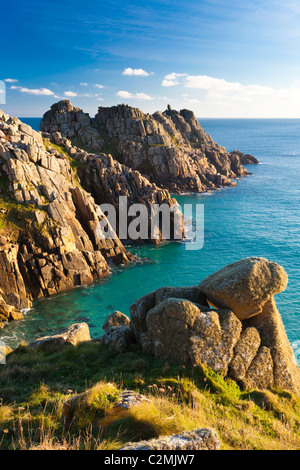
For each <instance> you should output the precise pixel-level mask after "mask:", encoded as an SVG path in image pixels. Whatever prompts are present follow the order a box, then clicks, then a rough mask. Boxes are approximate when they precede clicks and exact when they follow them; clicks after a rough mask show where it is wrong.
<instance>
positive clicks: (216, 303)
mask: <svg viewBox="0 0 300 470" xmlns="http://www.w3.org/2000/svg"><path fill="white" fill-rule="evenodd" d="M287 282H288V279H287V275H286V273H285V270H284V269H283V268H282V267H281V266H279V265H278V264H276V263H272V262H269V261H267V260H266V259H264V258H246V259H243V260H241V261H237V262H235V263H233V264H231V265H229V266H226V267H224V268H223V269H221V270H220V271H218V272H216V273H215V274H212V275H211V276H209V277H208V278H206V279H205V280H204V281H202V282H201V283H200V284H199V286H192V287H179V288H178V287H163V288H161V289H158V290H157V291H155V292H151V293H149V294H147V295H146V296H144V297H142V298H141V299H139V300H137V301H136V302H135V303H134V304H133V305H132V306H131V308H130V313H131V320H129V319H127V320H126V317H125V318H124V315H121V314H120V313H119V312H118V313H115V314H113V316H114V318H113V319H112V318H111V317H110V319H109V321H108V322H107V323H106V325H105V330H106V331H105V334H104V335H103V342H104V344H107V345H109V347H110V348H111V349H113V350H115V351H116V352H122V351H123V350H124V348H125V346H124V345H126V344H127V346H128V344H130V341H131V340H132V339H131V338H133V341H134V342H136V343H138V344H140V346H141V347H142V349H143V350H144V351H145V352H147V353H150V354H153V355H154V356H156V357H158V358H163V359H166V360H169V361H177V362H181V363H187V364H193V365H197V364H202V365H205V366H207V367H209V368H210V369H212V370H214V371H216V372H219V373H221V374H222V375H223V376H224V377H230V378H232V379H234V380H236V381H237V382H238V383H239V384H241V385H243V386H249V387H254V388H258V389H270V388H272V387H278V388H282V389H286V390H290V391H293V392H295V393H300V369H299V367H298V365H297V363H296V360H295V357H294V354H293V350H292V347H291V345H290V343H289V340H288V338H287V335H286V333H285V329H284V326H283V322H282V319H281V316H280V314H279V312H278V310H277V308H276V304H275V300H274V295H275V294H278V293H280V292H282V291H283V290H284V289H285V288H286V286H287ZM118 323H119V326H118ZM110 325H111V326H110ZM124 325H126V329H128V330H130V329H131V331H132V336H131V337H130V335H129V331H128V332H127V330H126V334H125V330H124ZM116 338H118V340H116ZM110 339H111V341H110ZM120 345H122V346H121V347H120Z"/></svg>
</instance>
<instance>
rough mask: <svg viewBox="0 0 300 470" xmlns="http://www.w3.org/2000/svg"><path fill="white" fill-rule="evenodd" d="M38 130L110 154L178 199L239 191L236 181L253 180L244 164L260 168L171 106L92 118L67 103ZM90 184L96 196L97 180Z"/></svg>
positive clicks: (104, 111)
mask: <svg viewBox="0 0 300 470" xmlns="http://www.w3.org/2000/svg"><path fill="white" fill-rule="evenodd" d="M40 129H41V131H42V132H46V133H49V134H50V135H51V136H53V138H54V139H55V138H56V139H57V138H60V137H61V136H62V137H63V138H67V139H69V140H71V142H72V144H73V145H74V147H75V148H76V147H77V148H78V147H79V148H81V149H85V150H87V151H90V152H93V153H99V152H103V153H106V154H107V153H108V154H110V155H111V156H112V158H113V159H114V160H116V161H117V162H119V163H121V164H123V165H126V166H127V167H128V168H130V169H131V170H133V171H138V172H139V173H141V174H142V175H143V177H145V178H147V180H149V181H150V183H155V184H157V185H158V186H159V187H161V188H164V189H168V190H169V191H171V192H177V193H180V192H203V191H207V190H214V189H217V188H220V187H222V186H232V185H235V184H236V183H235V182H234V181H233V180H234V178H236V177H241V176H246V175H247V174H249V173H248V171H247V170H246V169H245V168H244V167H243V165H244V164H254V163H259V162H258V160H257V159H256V158H255V157H253V156H252V155H245V154H243V153H242V152H240V151H234V152H231V153H228V152H227V151H226V150H225V148H224V147H221V146H219V145H218V144H217V143H216V142H214V141H213V139H212V138H211V136H209V135H208V134H207V133H206V132H205V131H204V130H203V129H202V127H201V126H200V124H199V122H198V120H197V119H196V117H195V115H194V113H193V112H192V111H190V110H187V109H183V110H181V111H175V110H173V109H171V107H170V106H168V109H167V110H166V111H164V112H161V111H157V112H156V113H154V114H153V115H150V114H145V113H143V112H142V111H141V110H140V109H138V108H132V107H130V106H128V105H118V106H112V107H109V108H105V107H102V106H100V107H99V109H98V113H97V114H96V116H95V117H94V118H91V117H90V116H89V115H88V114H87V113H84V112H83V110H81V109H80V108H76V107H73V106H72V104H71V103H70V101H68V100H64V101H60V102H59V103H55V104H54V105H53V106H51V109H50V110H49V111H47V112H46V113H45V114H44V116H43V119H42V122H41V126H40ZM74 152H75V150H74ZM119 168H120V167H119ZM95 170H96V173H97V174H99V169H97V168H95ZM100 179H101V178H100ZM91 184H92V186H95V188H94V191H95V193H97V191H96V188H97V182H96V181H95V178H94V180H93V182H92V183H91ZM98 184H99V183H98ZM92 189H93V188H92V187H91V192H92ZM92 193H93V192H92Z"/></svg>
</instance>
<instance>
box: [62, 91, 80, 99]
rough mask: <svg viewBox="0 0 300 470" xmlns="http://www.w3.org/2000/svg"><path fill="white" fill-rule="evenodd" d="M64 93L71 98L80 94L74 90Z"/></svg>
mask: <svg viewBox="0 0 300 470" xmlns="http://www.w3.org/2000/svg"><path fill="white" fill-rule="evenodd" d="M64 95H65V96H68V97H69V98H74V97H75V96H78V95H77V93H75V92H74V91H64Z"/></svg>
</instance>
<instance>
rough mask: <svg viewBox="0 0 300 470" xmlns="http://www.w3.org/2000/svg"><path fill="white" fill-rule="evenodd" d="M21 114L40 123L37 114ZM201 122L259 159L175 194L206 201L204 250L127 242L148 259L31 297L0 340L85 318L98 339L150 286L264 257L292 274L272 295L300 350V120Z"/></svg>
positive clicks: (188, 280)
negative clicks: (196, 190) (212, 188)
mask: <svg viewBox="0 0 300 470" xmlns="http://www.w3.org/2000/svg"><path fill="white" fill-rule="evenodd" d="M23 120H24V121H25V122H27V123H28V124H30V125H32V124H35V128H36V129H38V122H39V121H38V120H37V121H35V122H34V123H33V121H32V120H31V119H27V120H25V119H23ZM201 124H202V125H203V127H204V129H205V130H206V131H207V132H208V133H209V134H211V135H212V137H213V138H214V140H216V141H217V142H218V143H219V144H220V145H223V146H225V148H226V149H227V150H228V151H231V150H234V149H239V150H241V151H244V152H245V153H252V154H253V155H255V156H256V157H257V158H258V159H259V160H260V161H261V163H262V164H260V165H254V166H252V165H251V166H249V167H248V170H249V171H252V172H253V175H252V176H248V177H246V178H242V179H239V180H238V181H237V183H238V185H237V187H234V188H226V189H222V190H221V191H217V192H213V193H209V194H207V195H185V196H180V197H177V199H178V202H179V203H180V204H181V205H183V204H187V203H193V204H195V203H201V204H204V211H205V241H204V247H203V249H201V250H198V251H190V250H187V249H186V244H184V243H169V244H166V245H164V246H161V247H159V248H154V247H152V246H147V245H145V246H141V247H138V248H136V247H135V248H133V247H132V248H131V251H132V252H133V253H135V254H137V255H138V256H140V257H142V258H143V257H147V258H148V261H147V262H145V263H141V264H137V265H131V266H127V267H125V268H115V269H114V270H113V271H112V273H111V276H110V277H109V279H107V280H105V281H102V282H96V283H95V284H94V285H92V286H89V287H83V288H77V289H75V290H73V291H71V292H67V293H62V294H60V295H57V296H54V297H51V298H49V299H42V300H38V301H36V302H35V303H34V308H33V309H32V310H30V311H29V312H28V313H27V314H26V315H25V319H24V320H22V321H20V322H16V323H12V324H10V325H8V326H7V327H5V328H4V329H3V330H1V332H0V339H2V340H4V341H6V342H7V344H9V345H10V346H12V347H14V346H15V345H17V344H18V342H19V341H20V340H22V339H25V340H27V341H28V340H31V339H33V338H35V337H38V336H41V334H42V335H44V334H48V333H51V332H53V331H54V330H55V329H57V328H58V327H62V326H65V325H69V324H71V323H74V322H77V321H86V322H87V323H88V324H89V325H90V331H91V335H92V336H93V337H96V336H99V335H100V334H101V333H102V328H101V327H102V324H103V322H104V319H105V317H106V316H107V315H108V314H109V313H111V312H112V311H113V310H115V309H117V310H120V311H122V312H124V313H125V314H129V306H130V305H131V304H132V303H133V302H134V301H135V300H137V299H138V298H139V297H141V296H142V295H144V294H146V293H148V292H150V291H152V290H154V289H157V288H159V287H161V286H165V285H169V286H188V285H196V284H198V283H200V281H201V280H202V279H203V278H205V277H206V276H208V275H209V274H211V273H213V272H215V271H216V270H218V269H220V268H221V267H223V266H224V265H226V264H228V263H232V262H234V261H237V260H239V259H241V258H245V257H248V256H263V257H265V258H268V259H269V260H271V261H276V262H278V263H280V264H281V265H282V266H283V267H284V268H285V269H286V271H287V273H288V275H289V285H288V288H287V290H286V291H285V292H284V293H282V294H280V295H278V296H276V301H277V304H278V306H279V310H280V312H281V315H282V318H283V322H284V325H285V328H286V331H287V335H288V337H289V339H290V341H291V342H292V343H293V345H294V347H295V348H296V349H297V348H298V349H299V347H300V298H299V286H300V269H299V262H300V237H299V234H300V217H299V207H300V205H299V202H300V181H299V175H300V120H254V119H253V120H247V119H245V120H238V119H228V120H225V119H202V120H201Z"/></svg>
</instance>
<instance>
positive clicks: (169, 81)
mask: <svg viewBox="0 0 300 470" xmlns="http://www.w3.org/2000/svg"><path fill="white" fill-rule="evenodd" d="M186 76H187V74H186V73H175V72H173V73H169V74H168V75H166V76H165V78H164V79H163V81H162V86H164V87H170V86H175V85H180V81H179V80H178V78H180V77H186Z"/></svg>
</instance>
